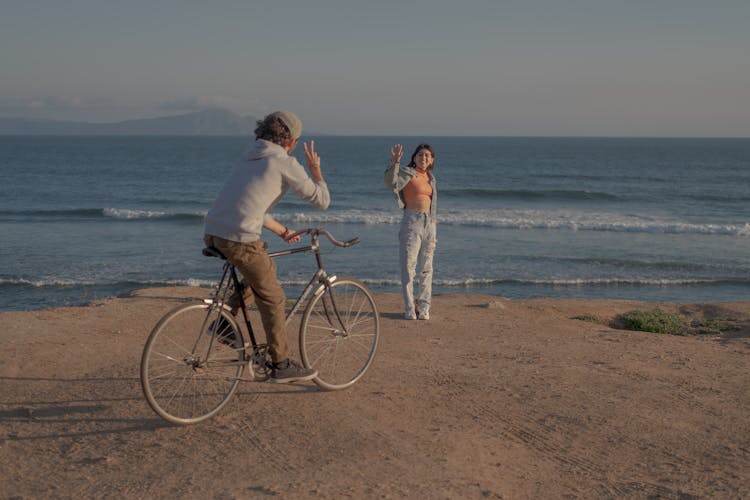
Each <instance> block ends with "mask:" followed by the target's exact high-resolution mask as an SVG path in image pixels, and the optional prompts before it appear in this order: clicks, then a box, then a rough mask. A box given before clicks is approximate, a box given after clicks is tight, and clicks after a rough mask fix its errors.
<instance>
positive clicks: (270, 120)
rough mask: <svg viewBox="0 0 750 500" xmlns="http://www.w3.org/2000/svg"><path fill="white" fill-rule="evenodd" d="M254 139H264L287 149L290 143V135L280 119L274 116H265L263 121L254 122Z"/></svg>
mask: <svg viewBox="0 0 750 500" xmlns="http://www.w3.org/2000/svg"><path fill="white" fill-rule="evenodd" d="M255 125H256V127H255V138H256V139H265V140H266V141H271V142H273V143H276V144H278V145H279V146H281V147H284V148H285V147H288V146H289V145H290V144H291V143H292V141H293V140H294V139H293V138H292V133H291V132H289V129H288V128H287V127H286V125H284V122H282V121H281V120H280V119H278V118H276V117H275V116H270V115H269V116H267V117H266V118H265V119H263V120H258V121H257V122H255Z"/></svg>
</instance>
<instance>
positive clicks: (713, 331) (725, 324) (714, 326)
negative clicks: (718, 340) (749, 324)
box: [690, 319, 739, 335]
mask: <svg viewBox="0 0 750 500" xmlns="http://www.w3.org/2000/svg"><path fill="white" fill-rule="evenodd" d="M732 321H735V320H733V319H707V320H703V321H701V320H696V321H693V322H692V323H691V324H690V327H691V328H692V330H693V331H694V332H695V333H696V334H698V335H719V334H721V332H727V331H733V330H739V327H738V326H737V325H735V324H733V323H732Z"/></svg>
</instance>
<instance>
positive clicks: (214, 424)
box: [0, 288, 750, 498]
mask: <svg viewBox="0 0 750 500" xmlns="http://www.w3.org/2000/svg"><path fill="white" fill-rule="evenodd" d="M195 293H196V290H195V289H189V288H183V289H149V290H142V291H139V292H138V293H137V294H134V296H133V297H130V298H120V299H113V300H107V301H103V302H99V303H96V304H93V305H91V306H89V307H85V308H63V309H51V310H45V311H32V312H23V313H17V312H7V313H0V326H2V328H1V330H0V342H2V345H3V348H2V351H1V352H0V478H2V480H0V497H2V498H40V497H50V496H51V497H79V498H80V497H83V498H91V497H128V498H136V497H137V498H154V497H156V498H166V497H178V496H189V497H199V496H200V497H209V498H246V497H263V496H283V497H300V498H306V497H320V498H342V497H352V498H404V497H409V498H529V497H537V498H539V497H544V498H555V497H570V496H573V497H586V498H591V497H598V498H601V497H660V498H689V497H691V496H698V497H717V498H727V497H733V498H737V497H747V496H750V467H748V465H747V464H748V463H750V418H749V417H748V415H750V391H749V390H748V387H750V326H749V325H750V324H749V323H748V318H750V303H737V304H720V305H692V306H686V307H683V311H689V312H692V313H693V314H698V313H705V312H706V311H713V312H714V313H715V312H716V311H723V312H725V313H727V314H730V313H731V315H733V317H734V319H735V320H736V321H737V325H738V329H737V330H735V331H733V332H732V335H731V338H730V336H728V335H727V336H720V335H718V336H706V337H677V336H670V335H657V334H650V333H642V332H627V331H621V330H614V329H611V328H609V327H607V326H602V325H598V324H595V323H590V322H584V321H579V320H574V319H571V318H572V317H573V316H577V315H597V316H599V317H603V318H611V317H613V316H614V315H615V314H617V313H619V312H624V311H626V310H629V309H633V308H636V307H641V308H652V307H654V304H639V303H635V302H619V301H591V300H559V299H558V300H552V299H538V300H518V301H515V300H514V301H510V300H505V299H502V298H498V297H491V296H480V295H441V296H437V297H436V298H435V304H434V306H433V318H432V319H431V320H430V321H427V322H424V321H418V322H417V321H411V322H409V321H404V320H402V319H401V315H400V313H399V311H400V297H399V296H397V295H392V294H381V295H378V296H377V300H378V305H379V307H380V310H381V314H382V323H381V331H382V339H381V345H380V347H379V351H378V355H377V358H376V360H375V363H374V365H373V366H372V368H371V369H370V371H369V372H368V373H367V375H366V376H365V377H364V379H363V380H362V381H361V382H359V383H358V384H357V385H355V386H354V387H352V388H351V389H349V390H346V391H341V392H321V391H319V390H318V389H317V388H316V386H314V385H293V386H274V385H270V384H253V383H247V384H245V385H243V386H241V388H240V390H239V394H238V396H237V397H236V398H235V399H234V400H232V401H231V402H230V404H229V405H228V406H227V407H226V408H225V409H224V410H223V411H222V412H221V413H220V415H219V416H218V417H216V418H214V419H213V420H210V421H208V422H206V423H203V424H200V425H197V426H192V427H186V428H185V427H172V426H169V425H166V424H165V423H163V422H162V421H161V420H160V419H159V418H158V417H156V415H155V414H154V413H153V412H152V411H151V410H150V409H149V408H148V406H147V405H146V403H145V401H144V399H143V396H142V394H141V389H140V384H139V380H138V363H139V357H140V352H141V349H142V347H143V343H144V340H145V337H146V336H147V334H148V331H149V330H150V328H151V326H152V325H153V324H154V323H155V322H156V320H157V319H158V317H160V316H161V315H162V314H163V313H164V312H165V311H166V310H167V309H168V308H169V307H171V306H172V305H173V304H174V303H176V301H177V300H178V299H177V298H175V297H187V296H190V295H193V294H195ZM197 293H198V294H200V295H201V296H202V295H203V294H205V291H201V290H198V291H197ZM662 306H663V307H665V308H672V309H673V310H677V309H678V307H679V306H677V305H669V304H665V305H662ZM294 339H295V340H296V333H295V336H294Z"/></svg>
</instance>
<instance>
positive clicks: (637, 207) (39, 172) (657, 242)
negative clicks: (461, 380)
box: [0, 136, 750, 311]
mask: <svg viewBox="0 0 750 500" xmlns="http://www.w3.org/2000/svg"><path fill="white" fill-rule="evenodd" d="M303 139H304V140H310V139H314V140H315V143H316V149H317V150H318V151H319V153H320V155H321V158H322V165H323V173H324V175H325V177H326V180H327V181H328V184H329V188H330V190H331V196H332V203H331V206H330V208H329V209H328V210H326V211H320V210H316V209H313V208H310V207H308V206H307V205H306V204H304V203H303V202H301V201H299V200H298V199H297V198H296V197H295V196H294V194H293V193H288V194H287V196H286V197H285V198H284V199H283V201H282V202H281V203H280V204H279V205H278V206H277V207H276V208H275V209H274V210H273V212H272V213H273V214H274V215H275V216H276V217H277V218H278V219H279V220H281V221H283V222H284V223H285V224H286V225H288V226H290V227H292V228H304V227H323V228H326V229H328V230H330V231H331V232H332V233H333V234H334V235H336V236H337V237H338V238H339V239H349V238H352V237H354V236H359V238H360V239H361V243H360V244H359V245H356V246H353V247H351V248H345V249H341V248H334V247H331V246H330V245H324V248H325V249H326V252H325V256H324V259H325V264H326V268H327V269H328V270H329V271H331V272H333V273H335V274H337V275H339V276H345V275H347V276H353V277H356V278H358V279H360V280H362V281H364V282H365V283H367V284H368V286H370V287H371V288H372V289H373V290H375V291H386V292H398V291H399V283H400V280H399V271H398V246H397V241H398V236H397V233H398V227H399V221H400V213H399V210H398V208H397V207H396V204H395V201H394V199H393V197H392V194H391V193H390V192H389V191H388V190H387V189H386V188H385V186H384V185H383V171H384V169H385V167H386V163H387V161H388V158H389V149H390V146H391V145H392V144H393V143H395V142H400V143H402V144H403V145H404V149H405V156H407V155H408V156H410V155H411V151H412V150H413V148H414V147H415V146H416V145H417V144H418V143H419V142H423V141H426V142H428V143H430V144H431V145H432V146H433V148H434V149H435V152H436V167H435V174H436V176H437V179H438V193H439V199H438V209H439V214H438V215H439V224H438V246H437V252H436V256H435V282H434V289H433V292H434V293H436V294H445V293H483V294H492V295H499V296H504V297H509V298H526V297H584V298H609V299H638V300H646V301H679V302H708V301H739V300H750V139H635V138H633V139H627V138H510V137H507V138H492V137H351V136H346V137H343V136H318V137H303ZM251 144H252V141H251V140H250V139H249V138H246V137H125V136H122V137H106V136H97V137H94V136H86V137H83V136H59V137H51V136H0V173H1V174H2V183H1V184H0V235H2V236H0V239H1V241H2V244H1V245H0V310H6V311H7V310H31V309H41V308H47V307H55V306H68V305H80V304H85V303H88V302H90V301H92V300H96V299H102V298H106V297H111V296H118V295H122V294H127V293H128V292H130V291H132V290H134V289H138V288H145V287H155V286H172V285H198V286H206V287H208V286H210V285H212V284H213V283H214V281H215V279H216V278H217V277H218V275H219V272H220V267H221V266H220V263H219V261H217V260H215V259H209V258H206V257H203V256H202V255H201V249H202V237H203V217H204V215H205V213H206V211H207V210H208V208H209V207H210V205H211V203H212V201H213V199H214V197H215V196H216V194H217V193H218V191H219V188H220V187H221V185H222V183H223V181H224V179H225V177H226V176H227V174H228V173H229V171H230V169H231V168H232V167H233V166H234V165H235V163H236V161H237V159H238V158H240V157H241V156H242V154H243V153H244V151H246V150H247V149H248V148H249V147H250V146H251ZM295 155H296V156H297V157H298V158H300V159H302V157H303V153H302V151H301V147H300V148H298V150H297V151H295ZM267 241H268V242H269V245H270V248H271V249H272V250H277V249H282V248H285V247H287V245H286V244H285V243H284V242H282V241H281V240H280V239H279V238H278V237H277V236H275V235H269V236H268V238H267ZM278 266H279V277H280V279H281V280H282V282H283V284H284V285H285V287H286V288H287V289H288V294H289V295H290V296H291V295H293V294H294V292H295V291H298V290H299V289H300V288H301V286H302V285H304V284H305V283H306V282H307V279H308V277H309V275H310V274H311V273H312V271H313V269H314V261H313V258H312V256H311V255H309V254H308V255H296V256H292V257H285V258H283V259H280V260H279V261H278Z"/></svg>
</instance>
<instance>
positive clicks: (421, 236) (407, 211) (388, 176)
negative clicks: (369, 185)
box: [385, 143, 437, 320]
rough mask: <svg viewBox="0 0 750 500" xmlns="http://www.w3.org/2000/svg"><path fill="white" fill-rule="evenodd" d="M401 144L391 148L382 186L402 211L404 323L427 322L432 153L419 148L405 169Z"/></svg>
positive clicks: (433, 225)
mask: <svg viewBox="0 0 750 500" xmlns="http://www.w3.org/2000/svg"><path fill="white" fill-rule="evenodd" d="M403 151H404V150H403V147H402V146H401V144H395V145H394V146H393V147H392V148H391V161H390V166H389V167H388V169H387V170H386V171H385V185H386V186H387V187H388V188H389V189H391V190H392V191H393V193H394V194H395V195H396V201H397V203H398V206H399V208H402V209H403V210H404V217H403V219H402V220H401V229H400V230H399V234H398V236H399V257H400V259H399V260H400V262H401V288H402V291H403V294H404V317H405V318H406V319H422V320H427V319H430V303H431V299H432V259H433V256H434V255H435V244H436V243H437V220H436V215H437V203H436V202H437V189H436V184H435V176H434V175H433V173H432V170H433V168H434V167H435V152H434V151H433V150H432V147H431V146H430V145H429V144H424V143H423V144H420V145H418V146H417V147H416V149H415V150H414V153H413V154H412V155H411V161H410V162H409V164H408V165H407V166H405V167H403V168H402V167H401V166H400V162H401V156H402V154H403ZM417 267H419V293H418V295H417V300H416V307H415V302H414V290H413V289H414V276H415V274H416V271H417Z"/></svg>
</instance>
